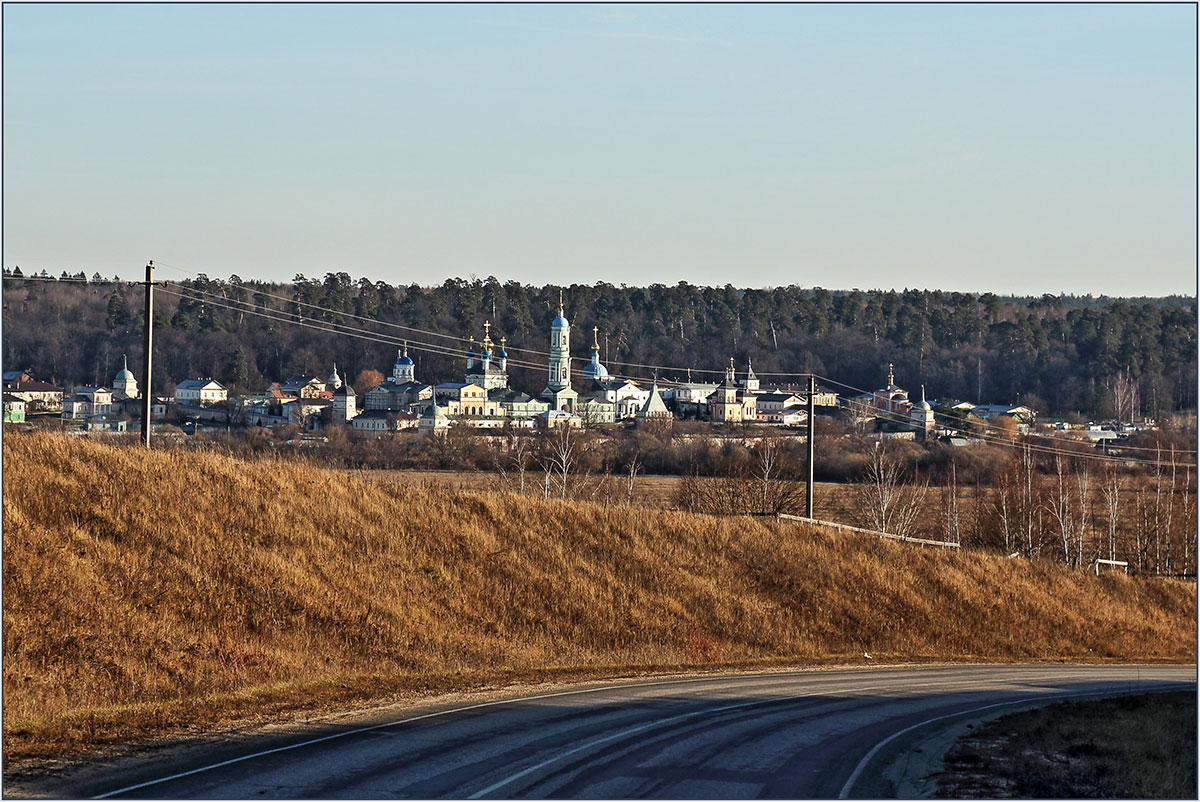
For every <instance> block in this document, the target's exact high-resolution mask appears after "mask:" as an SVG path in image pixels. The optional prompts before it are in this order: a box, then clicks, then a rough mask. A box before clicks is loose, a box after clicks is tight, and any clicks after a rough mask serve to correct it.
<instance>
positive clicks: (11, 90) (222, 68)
mask: <svg viewBox="0 0 1200 802" xmlns="http://www.w3.org/2000/svg"><path fill="white" fill-rule="evenodd" d="M3 23H4V27H3V36H4V265H5V266H6V267H12V266H14V265H20V266H21V267H22V269H23V270H31V269H32V270H40V269H42V268H45V269H47V270H50V271H52V272H53V273H55V274H58V273H60V272H61V271H62V270H63V269H66V270H69V271H72V272H77V271H78V270H84V271H86V272H87V273H88V275H91V274H92V273H93V272H95V271H97V270H98V271H100V272H101V273H103V274H105V275H111V274H114V273H119V274H121V275H123V276H126V275H127V276H130V277H133V276H136V275H139V274H140V271H141V267H142V265H144V264H145V261H146V260H147V259H154V260H156V262H159V263H166V264H170V265H176V266H179V267H181V268H185V269H188V270H193V271H203V272H207V273H209V274H210V275H214V276H221V277H225V276H228V275H229V274H230V273H237V274H239V275H241V276H243V277H255V278H263V279H276V280H288V279H290V278H291V277H292V276H293V275H294V274H296V273H304V274H305V275H308V276H321V275H323V274H324V273H325V272H327V271H339V270H344V271H346V272H348V273H350V274H351V275H352V276H354V277H355V278H357V277H359V276H362V275H366V276H369V277H370V278H372V279H376V280H385V281H388V282H390V283H410V282H414V281H415V282H418V283H422V284H434V283H440V282H442V281H443V280H444V279H445V278H446V277H448V276H463V277H469V276H471V275H476V276H478V277H480V278H482V277H486V276H488V275H495V276H496V277H497V278H499V279H501V280H508V279H515V280H518V281H524V282H531V283H537V284H541V283H549V282H555V283H570V282H587V283H591V282H595V281H600V280H603V281H609V282H612V283H617V284H619V283H627V284H635V285H642V284H649V283H653V282H662V283H667V284H671V283H675V282H677V281H680V280H686V281H690V282H692V283H697V284H724V283H726V282H731V283H733V284H735V285H738V286H752V287H762V286H774V285H781V284H791V283H795V284H800V285H803V286H824V287H828V288H831V289H849V288H852V287H860V288H863V289H867V288H875V287H885V288H887V287H895V288H903V287H921V288H930V289H933V288H942V289H952V290H968V291H993V292H997V293H1018V294H1025V293H1042V292H1055V293H1057V292H1068V293H1077V294H1082V293H1092V294H1100V293H1107V294H1110V295H1163V294H1168V293H1188V294H1192V293H1194V292H1195V287H1196V250H1195V246H1196V163H1195V153H1196V150H1195V148H1196V82H1195V74H1196V46H1195V42H1196V32H1197V28H1196V6H1194V5H1190V4H1177V5H1143V4H1130V5H980V6H974V5H928V6H913V5H753V6H746V5H715V6H714V5H703V6H690V5H569V6H553V5H525V6H504V5H236V4H235V5H5V6H4V9H3ZM171 277H179V275H178V274H174V275H172V276H171Z"/></svg>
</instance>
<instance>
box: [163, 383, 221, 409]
mask: <svg viewBox="0 0 1200 802" xmlns="http://www.w3.org/2000/svg"><path fill="white" fill-rule="evenodd" d="M228 398H229V391H228V390H226V389H225V386H224V385H222V384H221V383H220V382H217V381H213V380H212V379H184V380H183V381H181V382H180V383H179V384H178V385H177V386H176V387H175V403H177V404H180V405H183V406H190V407H207V406H212V405H213V404H219V403H221V402H222V401H226V400H228Z"/></svg>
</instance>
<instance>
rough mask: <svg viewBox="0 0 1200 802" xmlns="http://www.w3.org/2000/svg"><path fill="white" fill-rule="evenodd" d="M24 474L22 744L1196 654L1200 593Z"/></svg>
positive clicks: (192, 483) (90, 452)
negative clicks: (533, 695)
mask: <svg viewBox="0 0 1200 802" xmlns="http://www.w3.org/2000/svg"><path fill="white" fill-rule="evenodd" d="M4 468H5V470H4V580H5V581H4V608H5V617H4V650H5V651H4V653H5V659H4V702H5V707H4V734H5V738H4V743H5V754H6V757H8V758H9V759H10V760H11V759H13V758H16V757H21V756H32V755H48V754H53V753H55V752H61V751H69V750H72V749H77V748H82V747H86V746H89V745H94V744H97V743H103V742H105V741H108V740H114V739H124V738H129V737H135V736H138V735H142V734H149V733H154V732H161V731H164V730H169V729H174V728H180V727H186V726H198V725H206V724H211V723H214V722H216V721H220V720H223V719H228V718H231V717H236V716H242V715H247V714H251V713H262V712H264V711H265V712H273V711H279V710H284V709H289V708H296V707H300V706H303V705H305V704H311V703H312V701H313V700H314V699H315V698H321V699H323V700H325V701H326V702H335V703H336V702H351V701H354V700H358V699H363V698H366V697H369V696H372V695H380V694H385V693H392V692H403V691H429V690H440V689H449V688H462V687H469V686H471V685H474V684H478V683H481V682H496V681H503V680H506V679H512V678H517V679H546V678H553V677H571V676H575V677H582V676H599V675H603V674H612V673H619V672H630V671H648V670H662V669H678V668H688V667H695V666H697V665H704V666H717V665H725V666H734V665H764V664H771V663H785V662H786V663H790V664H816V663H828V662H843V661H859V662H861V655H862V653H863V652H864V651H869V652H871V654H872V656H873V657H874V658H875V659H876V660H891V659H908V660H918V659H953V660H978V659H987V660H1000V661H1009V660H1020V661H1027V660H1152V661H1192V660H1194V659H1195V639H1196V629H1195V624H1196V605H1195V586H1194V584H1183V583H1176V582H1166V581H1135V580H1130V579H1128V578H1123V577H1101V578H1096V577H1091V576H1087V575H1083V574H1081V573H1075V572H1070V571H1068V570H1066V569H1063V568H1061V567H1059V566H1057V565H1052V564H1045V565H1042V564H1036V563H1029V562H1026V561H1016V560H1011V561H1010V560H1005V559H999V558H994V557H989V556H982V555H976V554H946V553H941V552H933V551H921V550H917V549H913V548H911V547H904V546H902V545H897V544H894V543H890V542H886V541H879V540H876V539H873V538H870V537H862V538H858V537H848V536H846V535H836V536H835V535H831V534H828V533H826V532H823V531H820V530H817V529H812V528H808V527H804V526H794V525H786V524H776V523H774V522H772V521H764V520H760V519H729V518H724V519H722V518H710V517H704V516H695V515H687V514H682V513H672V512H657V511H653V510H648V509H646V508H641V507H634V508H629V507H608V508H605V507H603V506H600V505H598V504H586V503H562V502H556V501H542V500H540V499H530V498H528V497H520V496H515V495H507V494H495V493H470V492H463V491H457V490H444V489H438V488H430V487H415V486H412V485H402V484H399V483H393V484H387V483H379V482H373V481H363V480H360V479H358V478H355V477H353V476H347V475H346V474H345V473H342V472H337V471H324V470H316V469H312V468H301V467H298V466H296V465H294V464H289V463H286V462H259V463H247V462H241V461H237V460H234V459H230V458H227V457H223V456H219V455H214V454H194V453H167V452H157V451H155V452H150V453H147V452H145V451H142V450H140V449H137V448H117V447H112V446H109V445H104V444H100V443H96V442H89V441H82V440H75V439H70V438H64V437H60V436H54V435H25V436H12V435H10V436H6V437H5V438H4Z"/></svg>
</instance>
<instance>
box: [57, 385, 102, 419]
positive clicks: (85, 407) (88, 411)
mask: <svg viewBox="0 0 1200 802" xmlns="http://www.w3.org/2000/svg"><path fill="white" fill-rule="evenodd" d="M112 411H113V395H112V391H111V390H109V389H108V388H107V387H80V388H79V389H78V390H77V391H76V392H75V395H73V396H71V397H70V398H68V399H67V400H65V401H63V411H62V417H63V418H64V419H72V418H89V417H92V416H93V415H108V414H111V413H112Z"/></svg>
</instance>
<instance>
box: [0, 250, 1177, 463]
mask: <svg viewBox="0 0 1200 802" xmlns="http://www.w3.org/2000/svg"><path fill="white" fill-rule="evenodd" d="M160 265H161V266H164V267H168V268H170V269H172V270H178V271H180V272H190V271H185V270H183V269H182V268H178V267H175V266H172V265H166V264H162V263H160ZM197 275H198V274H197ZM5 278H9V279H16V280H32V281H46V282H50V281H55V282H73V283H92V284H99V283H109V284H111V283H124V282H121V281H115V282H96V281H88V280H87V279H78V278H72V277H67V278H57V279H56V278H54V277H51V276H15V277H14V276H5ZM169 288H176V289H175V291H172V289H169ZM160 291H162V292H166V293H167V294H169V295H174V296H176V297H178V298H183V299H188V300H196V301H200V302H201V303H205V304H210V305H212V306H215V307H218V308H222V309H227V310H230V311H235V312H238V313H241V314H247V315H251V316H255V317H260V318H263V319H266V320H270V321H274V322H278V323H284V324H288V325H295V326H300V327H303V328H309V329H314V330H317V331H323V332H326V333H332V334H341V335H344V336H348V337H354V338H357V339H365V340H370V341H372V342H381V341H382V342H384V343H387V344H391V345H400V344H401V343H403V344H405V345H409V346H412V347H413V349H414V350H417V351H424V352H427V353H432V354H437V355H441V356H450V357H453V358H465V356H466V355H465V354H463V353H462V351H461V349H459V348H451V347H449V346H445V345H437V344H434V343H425V342H421V341H419V340H413V339H408V338H399V339H398V338H397V337H396V336H395V335H390V334H385V333H381V332H376V331H371V330H370V329H365V328H362V327H356V326H350V325H348V324H345V323H340V322H336V321H330V320H325V321H321V323H322V324H323V325H315V324H313V323H310V322H306V321H303V320H295V319H292V317H291V316H290V315H291V314H292V313H289V312H286V311H284V310H278V309H270V310H269V312H272V313H275V314H268V310H267V309H266V308H263V309H262V310H261V311H260V310H258V309H248V308H244V307H243V306H241V305H239V304H245V303H246V302H244V301H238V300H237V299H233V300H232V302H230V300H231V299H230V298H229V297H228V296H227V295H226V294H224V293H216V292H211V291H208V290H202V289H198V288H196V287H193V286H188V285H186V284H183V283H180V282H162V283H161V284H160ZM185 293H186V294H185ZM256 294H258V295H262V296H263V297H267V298H273V299H276V300H280V301H284V302H285V303H290V304H296V305H297V306H304V307H307V308H309V309H314V310H317V311H320V312H325V313H328V314H330V315H336V316H339V317H348V318H352V319H355V320H362V321H366V322H370V323H374V324H376V325H381V326H388V327H391V328H397V329H402V330H406V331H412V332H417V333H419V334H424V335H429V336H434V337H439V338H442V339H449V340H453V341H455V342H456V343H463V342H466V340H464V338H462V337H456V336H454V335H448V334H442V333H440V332H435V331H432V330H428V329H421V328H418V327H414V326H405V325H402V324H398V323H389V322H386V321H380V320H375V319H372V318H367V317H364V316H361V315H356V314H353V313H349V312H345V311H341V310H337V309H332V308H329V307H323V306H320V305H317V304H312V303H308V302H306V301H298V300H296V299H292V298H287V297H286V296H281V295H276V294H273V293H265V292H259V291H256ZM217 299H220V300H217ZM247 305H248V304H247ZM472 341H473V338H472ZM513 350H514V351H520V352H525V353H531V354H535V355H538V356H547V357H548V356H550V353H549V352H547V351H538V350H536V349H531V348H517V347H515V346H514V348H513ZM572 359H574V360H575V361H577V362H584V363H587V362H589V361H590V360H583V359H581V358H578V357H574V358H572ZM507 362H508V363H511V364H512V365H514V366H516V367H524V368H529V369H534V370H540V369H544V368H545V367H546V365H544V364H542V363H539V362H532V361H527V360H522V359H519V358H517V359H514V358H511V357H510V358H508V359H507ZM611 364H618V365H624V366H626V367H640V368H645V369H648V370H653V371H655V372H656V373H657V371H659V370H664V371H665V370H683V371H688V370H689V369H688V368H679V367H670V366H663V365H642V364H637V363H625V362H614V363H611ZM694 370H695V372H698V373H724V372H725V371H716V370H705V369H694ZM761 375H763V376H795V377H801V376H808V375H812V376H814V377H815V378H819V379H821V380H822V381H823V382H825V383H826V384H831V385H836V386H840V387H844V388H846V389H848V390H851V391H854V392H858V393H860V394H870V393H872V392H873V391H869V390H865V389H863V388H860V387H855V386H853V385H850V384H847V383H845V382H841V381H838V380H836V379H832V378H830V377H827V376H817V375H816V374H804V373H769V372H764V373H762V374H761ZM609 377H610V378H616V379H628V380H631V381H645V380H646V379H645V377H643V376H633V375H627V374H615V373H612V372H609ZM655 381H657V382H659V383H661V384H663V385H665V386H667V387H671V386H681V385H683V384H685V382H680V381H675V380H671V379H665V378H664V379H658V378H657V377H656V378H655ZM839 404H840V405H841V406H843V407H845V408H851V407H852V404H851V402H849V401H846V400H840V401H839ZM872 411H873V414H874V415H875V417H881V418H884V419H885V420H891V421H892V422H896V423H902V424H908V423H909V422H910V421H909V418H907V417H904V416H902V415H901V414H900V413H895V412H892V411H890V410H888V411H885V412H884V414H882V415H881V414H879V412H880V410H878V409H877V408H874V407H873V408H872ZM933 414H934V418H935V420H936V419H938V418H939V417H940V418H941V419H942V421H943V423H946V422H947V421H949V422H950V423H952V424H954V425H955V427H956V428H958V427H959V426H960V424H961V422H960V421H959V420H958V419H956V418H954V417H952V416H949V415H945V414H944V413H940V412H936V411H935V412H934V413H933ZM976 437H977V438H978V439H980V440H983V441H984V442H986V443H989V444H992V445H997V446H1002V447H1007V448H1027V449H1030V450H1033V451H1037V452H1039V453H1052V454H1059V453H1068V454H1070V455H1072V456H1076V457H1080V458H1084V459H1091V460H1095V461H1104V462H1116V463H1125V462H1131V461H1132V462H1136V463H1139V464H1143V465H1155V466H1166V465H1170V464H1171V463H1168V462H1162V461H1161V460H1149V459H1143V458H1137V457H1115V456H1108V455H1101V454H1084V453H1078V452H1066V451H1061V450H1059V449H1057V448H1054V447H1047V446H1041V445H1038V444H1030V443H1027V442H1026V443H1021V444H1017V443H1015V442H1012V441H1008V440H1005V439H1003V438H1002V437H1000V436H996V435H989V434H986V433H984V434H980V435H976ZM1122 448H1124V449H1130V450H1143V451H1155V452H1156V453H1158V454H1159V455H1161V449H1150V448H1146V447H1139V446H1122ZM1176 464H1178V463H1176ZM1185 465H1187V466H1190V465H1191V463H1185Z"/></svg>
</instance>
